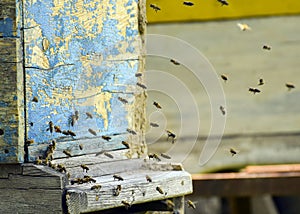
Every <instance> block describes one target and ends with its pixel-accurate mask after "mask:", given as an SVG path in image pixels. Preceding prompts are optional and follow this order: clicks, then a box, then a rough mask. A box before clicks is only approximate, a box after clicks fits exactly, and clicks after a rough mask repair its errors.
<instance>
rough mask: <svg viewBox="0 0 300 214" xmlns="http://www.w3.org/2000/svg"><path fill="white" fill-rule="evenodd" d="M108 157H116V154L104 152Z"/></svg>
mask: <svg viewBox="0 0 300 214" xmlns="http://www.w3.org/2000/svg"><path fill="white" fill-rule="evenodd" d="M103 154H104V155H105V156H106V157H109V158H114V156H113V155H112V154H110V153H108V152H104V153H103Z"/></svg>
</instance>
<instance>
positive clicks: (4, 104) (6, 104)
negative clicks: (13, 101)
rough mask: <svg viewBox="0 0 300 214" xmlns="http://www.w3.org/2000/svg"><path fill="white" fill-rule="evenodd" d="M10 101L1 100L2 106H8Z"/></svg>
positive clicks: (0, 105)
mask: <svg viewBox="0 0 300 214" xmlns="http://www.w3.org/2000/svg"><path fill="white" fill-rule="evenodd" d="M8 105H9V104H8V103H7V102H4V101H2V100H0V107H8Z"/></svg>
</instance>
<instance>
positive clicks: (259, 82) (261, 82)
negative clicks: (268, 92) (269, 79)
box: [257, 78, 265, 85]
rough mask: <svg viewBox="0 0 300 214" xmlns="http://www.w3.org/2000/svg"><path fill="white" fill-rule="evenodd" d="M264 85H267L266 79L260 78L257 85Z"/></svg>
mask: <svg viewBox="0 0 300 214" xmlns="http://www.w3.org/2000/svg"><path fill="white" fill-rule="evenodd" d="M263 84H265V82H264V79H263V78H259V80H258V84H257V85H263Z"/></svg>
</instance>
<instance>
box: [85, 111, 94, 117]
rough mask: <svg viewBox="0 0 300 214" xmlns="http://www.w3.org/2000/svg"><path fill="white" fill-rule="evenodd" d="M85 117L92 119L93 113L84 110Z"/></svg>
mask: <svg viewBox="0 0 300 214" xmlns="http://www.w3.org/2000/svg"><path fill="white" fill-rule="evenodd" d="M85 114H86V116H87V118H90V119H93V115H92V114H91V113H90V112H85Z"/></svg>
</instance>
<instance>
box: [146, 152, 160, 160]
mask: <svg viewBox="0 0 300 214" xmlns="http://www.w3.org/2000/svg"><path fill="white" fill-rule="evenodd" d="M148 157H149V159H151V158H152V159H155V160H157V161H161V159H160V158H159V157H158V155H157V154H155V153H150V154H148Z"/></svg>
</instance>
